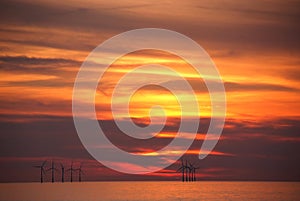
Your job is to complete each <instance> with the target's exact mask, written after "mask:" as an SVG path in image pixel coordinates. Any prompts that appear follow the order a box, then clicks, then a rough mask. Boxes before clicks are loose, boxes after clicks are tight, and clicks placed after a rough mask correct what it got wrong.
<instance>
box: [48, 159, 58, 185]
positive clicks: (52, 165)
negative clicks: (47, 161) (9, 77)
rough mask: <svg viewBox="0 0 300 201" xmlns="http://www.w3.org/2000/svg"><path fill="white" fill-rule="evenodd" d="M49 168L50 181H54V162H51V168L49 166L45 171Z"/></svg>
mask: <svg viewBox="0 0 300 201" xmlns="http://www.w3.org/2000/svg"><path fill="white" fill-rule="evenodd" d="M49 170H51V174H52V180H51V181H52V183H54V179H55V175H54V171H57V169H56V168H55V166H54V162H53V161H52V162H51V168H49V169H48V170H47V171H49Z"/></svg>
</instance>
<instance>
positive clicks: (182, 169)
mask: <svg viewBox="0 0 300 201" xmlns="http://www.w3.org/2000/svg"><path fill="white" fill-rule="evenodd" d="M180 170H181V178H182V182H184V171H185V166H184V164H183V160H182V159H181V167H180V168H178V170H177V172H178V171H180Z"/></svg>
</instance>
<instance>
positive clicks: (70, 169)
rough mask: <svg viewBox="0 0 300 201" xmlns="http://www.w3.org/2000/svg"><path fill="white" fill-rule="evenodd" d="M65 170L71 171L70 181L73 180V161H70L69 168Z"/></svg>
mask: <svg viewBox="0 0 300 201" xmlns="http://www.w3.org/2000/svg"><path fill="white" fill-rule="evenodd" d="M67 171H68V172H69V171H70V173H71V182H73V172H75V171H76V170H75V169H74V168H73V161H72V163H71V168H69V169H67Z"/></svg>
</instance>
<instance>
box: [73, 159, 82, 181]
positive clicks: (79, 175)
mask: <svg viewBox="0 0 300 201" xmlns="http://www.w3.org/2000/svg"><path fill="white" fill-rule="evenodd" d="M81 168H82V164H81V163H80V167H79V168H78V169H75V170H76V171H78V181H79V182H81V174H84V172H83V170H82V169H81Z"/></svg>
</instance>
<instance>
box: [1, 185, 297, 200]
mask: <svg viewBox="0 0 300 201" xmlns="http://www.w3.org/2000/svg"><path fill="white" fill-rule="evenodd" d="M0 200H1V201H2V200H3V201H4V200H5V201H48V200H49V201H50V200H51V201H98V200H99V201H100V200H101V201H132V200H133V201H144V200H145V201H193V200H195V201H198V200H199V201H223V200H225V201H227V200H228V201H250V200H251V201H300V182H215V181H205V182H204V181H198V182H186V183H183V182H179V181H177V182H174V181H172V182H169V181H159V182H157V181H155V182H152V181H151V182H149V181H147V182H140V181H136V182H81V183H79V182H77V183H75V182H73V183H68V182H66V183H42V184H41V183H2V184H0Z"/></svg>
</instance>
